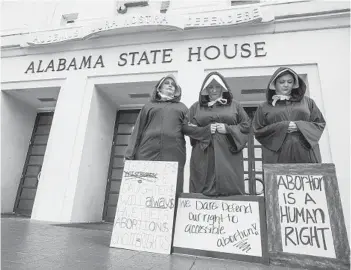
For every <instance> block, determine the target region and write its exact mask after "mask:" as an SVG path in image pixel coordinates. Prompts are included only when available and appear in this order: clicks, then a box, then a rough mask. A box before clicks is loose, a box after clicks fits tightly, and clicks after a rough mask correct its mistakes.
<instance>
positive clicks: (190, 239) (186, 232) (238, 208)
mask: <svg viewBox="0 0 351 270" xmlns="http://www.w3.org/2000/svg"><path fill="white" fill-rule="evenodd" d="M173 251H174V252H176V253H183V254H192V255H200V256H207V257H214V258H225V259H234V260H242V261H250V262H261V263H268V256H267V254H268V253H267V240H266V224H265V211H264V198H263V197H260V196H229V197H206V196H204V195H202V194H181V195H180V198H179V199H178V209H177V219H176V227H175V233H174V242H173Z"/></svg>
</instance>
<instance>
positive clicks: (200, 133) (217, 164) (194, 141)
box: [184, 72, 250, 196]
mask: <svg viewBox="0 0 351 270" xmlns="http://www.w3.org/2000/svg"><path fill="white" fill-rule="evenodd" d="M188 122H189V123H188V124H187V125H184V134H185V135H188V136H189V137H190V143H191V145H192V153H191V159H190V192H192V193H202V194H204V195H207V196H228V195H239V194H245V188H244V168H243V155H242V149H243V148H244V147H245V145H246V143H247V141H248V133H249V129H250V119H249V117H248V116H247V114H246V112H245V111H244V109H243V108H242V106H241V105H240V104H239V103H238V102H237V101H235V100H234V99H233V95H232V93H231V90H230V88H229V87H228V85H227V83H226V81H225V79H224V77H223V76H222V75H221V74H219V73H218V72H211V73H210V74H208V75H207V76H206V78H205V80H204V82H203V84H202V87H201V90H200V94H199V101H197V102H195V103H194V104H193V105H192V106H191V108H190V109H189V113H188Z"/></svg>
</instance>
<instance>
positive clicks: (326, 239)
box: [277, 174, 335, 258]
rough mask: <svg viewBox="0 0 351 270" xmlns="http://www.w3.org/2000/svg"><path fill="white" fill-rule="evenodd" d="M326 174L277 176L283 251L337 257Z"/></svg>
mask: <svg viewBox="0 0 351 270" xmlns="http://www.w3.org/2000/svg"><path fill="white" fill-rule="evenodd" d="M324 181H325V179H324V177H323V175H290V174H287V175H277V185H278V197H279V215H280V224H281V234H282V240H283V251H284V252H290V253H297V254H305V253H306V251H305V250H304V248H305V247H308V254H310V255H315V256H323V257H329V258H335V250H334V243H333V236H332V232H331V228H330V220H329V212H328V206H327V199H326V196H325V188H324Z"/></svg>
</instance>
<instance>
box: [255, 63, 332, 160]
mask: <svg viewBox="0 0 351 270" xmlns="http://www.w3.org/2000/svg"><path fill="white" fill-rule="evenodd" d="M283 72H284V73H286V72H288V73H290V74H291V75H293V77H294V78H295V79H294V85H293V89H292V91H291V97H290V99H289V100H278V101H276V102H273V96H274V95H275V94H276V92H275V81H276V80H277V79H278V78H279V77H280V75H281V74H282V73H283ZM305 92H306V84H305V82H304V81H303V80H302V79H301V78H300V77H299V76H298V75H297V73H296V72H294V71H293V70H292V69H290V68H287V67H281V68H279V69H278V70H277V71H276V72H275V73H274V74H273V76H272V77H271V79H270V81H269V83H268V87H267V91H266V99H267V101H265V102H264V103H262V104H261V105H260V106H259V107H258V109H257V111H256V114H255V116H254V119H253V129H254V133H255V137H256V139H257V141H259V142H260V143H261V144H262V146H263V163H321V161H322V160H321V154H320V150H319V145H318V141H319V139H320V137H321V135H322V133H323V130H324V127H325V124H326V123H325V120H324V118H323V115H322V113H321V112H320V110H319V109H318V107H317V105H316V103H315V102H314V101H313V99H311V98H309V97H307V96H305ZM273 105H274V106H273ZM290 121H293V122H295V123H296V125H297V128H298V131H296V132H291V133H288V126H289V122H290Z"/></svg>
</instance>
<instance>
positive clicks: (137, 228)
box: [110, 160, 178, 254]
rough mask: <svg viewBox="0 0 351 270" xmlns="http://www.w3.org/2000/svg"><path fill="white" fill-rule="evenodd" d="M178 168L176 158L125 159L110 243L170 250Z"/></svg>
mask: <svg viewBox="0 0 351 270" xmlns="http://www.w3.org/2000/svg"><path fill="white" fill-rule="evenodd" d="M177 171H178V163H177V162H164V161H141V160H127V161H126V162H125V164H124V171H123V178H122V183H121V188H120V194H119V198H118V204H117V209H116V216H115V221H114V226H113V231H112V237H111V244H110V246H111V247H117V248H125V249H131V250H139V251H149V252H155V253H163V254H169V253H170V251H171V243H172V229H173V219H174V207H175V194H176V185H177Z"/></svg>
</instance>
